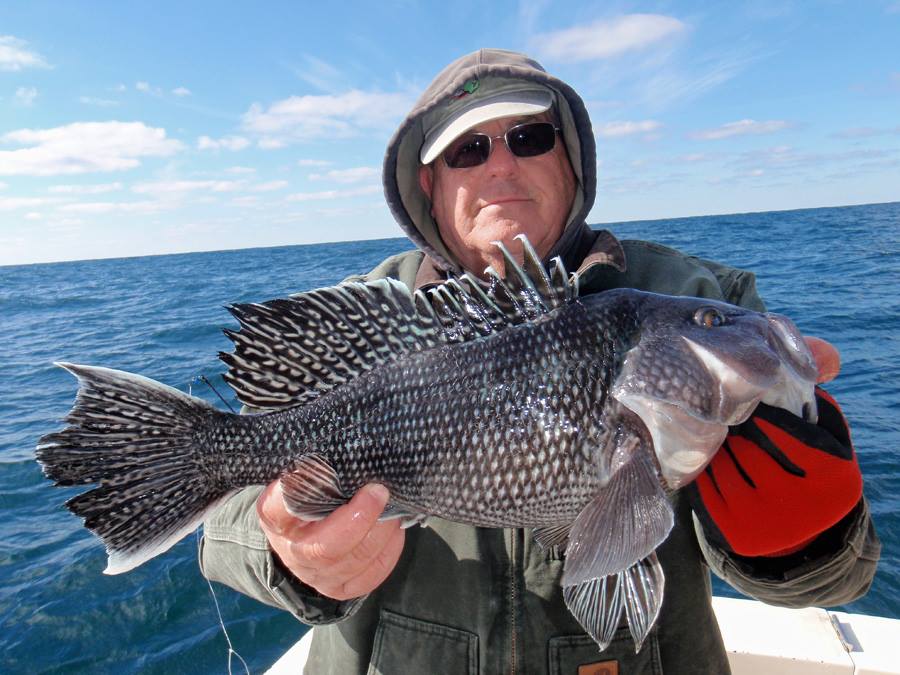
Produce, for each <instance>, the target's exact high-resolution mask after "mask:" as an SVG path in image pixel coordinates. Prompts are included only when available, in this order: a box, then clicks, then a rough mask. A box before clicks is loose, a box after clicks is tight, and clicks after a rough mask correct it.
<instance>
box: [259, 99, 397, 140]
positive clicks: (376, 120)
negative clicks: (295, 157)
mask: <svg viewBox="0 0 900 675" xmlns="http://www.w3.org/2000/svg"><path fill="white" fill-rule="evenodd" d="M411 104H412V100H411V97H410V96H408V95H406V94H399V93H374V92H363V91H358V90H352V91H348V92H346V93H344V94H340V95H335V96H333V95H323V96H292V97H290V98H287V99H284V100H282V101H276V102H275V103H273V104H272V105H270V106H269V107H268V108H267V109H266V108H263V106H261V105H260V104H258V103H254V104H253V105H252V106H250V109H249V110H248V111H247V112H246V113H245V114H244V116H243V120H242V126H243V129H244V131H246V132H248V133H251V134H254V135H256V136H259V137H260V141H259V146H260V147H262V148H278V147H283V146H284V145H286V144H288V143H290V142H293V141H305V140H310V139H313V138H321V137H335V136H341V137H347V136H353V135H355V134H357V133H359V132H360V131H361V130H363V129H375V128H382V127H385V126H389V125H392V124H393V123H395V122H396V121H397V120H398V119H400V118H402V116H403V115H404V114H405V112H406V110H408V108H409V106H410V105H411Z"/></svg>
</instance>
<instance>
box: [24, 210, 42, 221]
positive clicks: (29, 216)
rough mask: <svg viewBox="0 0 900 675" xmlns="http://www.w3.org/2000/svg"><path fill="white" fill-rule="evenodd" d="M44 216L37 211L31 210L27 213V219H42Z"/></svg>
mask: <svg viewBox="0 0 900 675" xmlns="http://www.w3.org/2000/svg"><path fill="white" fill-rule="evenodd" d="M41 218H43V216H42V215H41V214H40V213H38V212H37V211H29V212H28V213H26V214H25V220H40V219H41Z"/></svg>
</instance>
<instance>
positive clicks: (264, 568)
mask: <svg viewBox="0 0 900 675" xmlns="http://www.w3.org/2000/svg"><path fill="white" fill-rule="evenodd" d="M509 77H515V78H520V79H523V80H528V81H531V82H537V83H540V84H542V85H544V86H547V87H549V88H550V89H551V90H552V91H553V93H554V97H555V104H556V112H557V114H558V115H559V118H560V124H561V128H562V133H563V138H564V140H565V145H566V150H567V152H568V154H569V158H570V160H571V162H572V165H573V169H574V171H575V174H576V176H577V179H578V183H579V187H578V190H577V196H576V199H575V203H574V204H573V207H572V210H571V212H570V216H569V219H568V223H567V226H566V229H565V230H564V233H563V235H562V237H561V238H560V240H559V242H558V243H557V245H556V246H555V248H554V250H553V251H551V252H550V254H549V256H548V258H549V257H553V256H556V255H559V256H561V257H562V258H563V260H564V262H565V264H566V266H567V268H568V269H579V271H580V286H581V292H582V293H588V292H594V291H598V290H603V289H606V288H613V287H635V288H640V289H644V290H650V291H655V292H659V293H669V294H673V295H693V296H699V297H709V298H714V299H721V300H726V301H728V302H731V303H734V304H739V305H743V306H745V307H749V308H751V309H756V310H762V309H764V308H763V304H762V301H761V300H760V299H759V297H758V295H757V294H756V289H755V284H754V279H753V275H752V274H750V273H747V272H743V271H741V270H736V269H733V268H730V267H726V266H723V265H719V264H716V263H713V262H710V261H705V260H700V259H697V258H692V257H688V256H685V255H683V254H680V253H678V252H676V251H673V250H671V249H668V248H665V247H662V246H659V245H657V244H652V243H648V242H640V241H625V242H621V243H620V242H618V241H617V240H616V239H615V237H613V236H612V235H611V234H610V233H608V232H600V233H597V232H595V231H593V230H591V229H590V228H589V227H588V226H587V225H586V224H585V222H584V219H585V217H586V214H587V213H588V212H589V210H590V208H591V206H592V204H593V201H594V196H595V190H596V170H595V167H596V152H595V145H594V137H593V132H592V130H591V124H590V120H589V118H588V115H587V111H586V110H585V107H584V103H583V102H582V100H581V98H580V97H579V96H578V95H577V94H576V93H575V92H574V90H572V89H571V87H569V86H568V85H566V84H565V83H564V82H562V81H560V80H558V79H556V78H554V77H553V76H551V75H549V74H547V73H546V72H545V71H544V70H543V68H541V66H540V65H539V64H538V63H536V62H535V61H533V60H531V59H529V58H527V57H525V56H523V55H521V54H516V53H513V52H506V51H501V50H487V49H483V50H480V51H478V52H475V53H473V54H469V55H467V56H465V57H463V58H461V59H459V60H458V61H456V62H454V63H452V64H451V65H450V66H448V67H447V68H446V69H445V70H444V71H443V72H442V73H440V74H439V75H438V77H437V78H436V79H435V81H434V82H433V83H432V84H431V86H430V87H429V88H428V89H427V90H426V91H425V93H424V94H423V95H422V97H421V98H420V100H419V101H418V102H417V103H416V104H415V106H414V108H413V110H412V111H411V112H410V114H409V115H408V116H407V118H406V119H405V120H404V121H403V122H402V123H401V125H400V127H399V129H398V130H397V132H396V133H395V134H394V136H393V138H392V139H391V141H390V144H389V145H388V148H387V152H386V155H385V160H384V175H383V178H384V188H385V196H386V199H387V202H388V204H389V206H390V208H391V210H392V212H393V214H394V217H395V218H396V220H397V222H398V223H399V224H400V226H401V227H402V228H403V230H404V231H405V232H406V234H407V235H408V236H409V238H410V239H411V240H412V241H413V242H414V243H415V244H416V246H417V247H418V249H419V250H416V251H410V252H407V253H403V254H400V255H397V256H393V257H391V258H389V259H388V260H386V261H384V262H383V263H382V264H381V265H379V266H378V267H376V268H375V269H374V270H373V271H372V272H370V273H369V274H368V275H365V276H364V277H358V278H357V279H377V278H384V277H393V278H396V279H400V280H401V281H403V282H404V283H406V284H407V285H408V286H409V287H410V288H421V287H423V286H426V285H428V284H430V283H435V282H439V281H441V280H442V279H444V278H446V275H447V273H448V272H453V271H458V269H459V265H458V263H457V262H456V261H455V260H454V258H453V256H452V254H451V253H450V252H449V250H448V249H447V247H446V246H445V245H444V243H443V242H442V241H441V238H440V235H439V233H438V229H437V226H436V224H435V222H434V220H433V219H432V217H431V214H430V204H429V203H428V200H427V199H426V198H425V196H424V195H423V194H422V193H421V191H420V190H419V186H418V181H417V176H416V173H417V170H418V154H419V149H420V147H421V145H422V142H423V139H424V135H425V131H426V129H425V122H424V121H427V119H428V116H429V114H433V111H434V110H435V109H436V108H437V107H439V106H441V105H443V104H444V103H445V102H446V101H448V100H451V99H453V98H455V97H458V96H460V95H461V93H460V92H467V91H468V90H471V89H472V86H471V85H470V86H468V87H466V85H467V84H469V83H472V82H474V81H477V82H478V88H479V89H481V88H482V87H483V91H488V92H489V91H490V89H491V83H492V82H495V81H497V80H498V79H502V78H509ZM465 95H473V94H468V93H467V94H465ZM474 95H477V91H476V93H475V94H474ZM260 491H261V488H248V489H247V490H244V491H243V492H241V493H239V494H238V495H236V496H235V497H234V498H232V499H231V500H230V501H229V502H227V503H226V504H225V505H223V506H222V507H220V508H219V510H218V511H217V512H216V513H215V514H214V515H213V516H212V517H211V518H210V519H209V520H208V521H207V522H206V523H205V526H204V537H203V540H202V545H201V567H202V569H203V572H204V574H205V575H206V576H207V577H208V578H210V579H213V580H218V581H222V582H224V583H226V584H228V585H230V586H231V587H233V588H236V589H237V590H239V591H241V592H243V593H246V594H248V595H250V596H252V597H254V598H257V599H259V600H261V601H262V602H265V603H268V604H270V605H274V606H276V607H281V608H283V609H285V610H287V611H289V612H291V613H292V614H294V615H295V616H296V617H297V618H298V619H300V620H301V621H303V622H305V623H308V624H312V625H316V626H317V628H316V629H315V633H314V639H313V644H312V648H311V652H310V656H309V660H308V662H307V666H306V670H305V672H307V673H334V674H338V673H340V674H344V673H364V672H369V673H386V674H387V673H438V672H440V673H473V674H474V673H478V674H482V675H488V674H491V675H493V674H495V673H497V674H499V673H542V672H546V673H572V674H574V673H577V672H583V671H580V670H579V668H580V667H582V666H585V665H586V664H594V665H595V666H596V670H591V671H588V672H610V671H605V670H602V669H601V668H602V667H604V666H605V667H608V668H610V669H611V668H612V664H613V662H614V663H615V667H616V668H618V672H619V673H661V672H667V673H679V674H681V673H725V672H728V663H727V659H726V655H725V650H724V647H723V644H722V640H721V636H720V634H719V630H718V626H717V624H716V620H715V616H714V614H713V612H712V607H711V604H710V597H711V592H710V578H709V572H708V569H709V567H711V568H712V569H713V570H714V571H716V572H717V574H719V575H720V576H722V577H723V578H724V579H725V580H726V581H728V582H729V583H731V584H732V585H733V586H735V587H736V588H737V589H738V590H740V591H742V592H744V593H746V594H748V595H751V596H753V597H756V598H758V599H761V600H764V601H766V602H770V603H772V604H780V605H784V606H792V607H799V606H806V605H809V604H819V605H833V604H841V603H845V602H848V601H850V600H852V599H854V598H855V597H858V596H859V595H861V594H862V593H864V592H865V591H866V590H867V588H868V586H869V584H870V583H871V579H872V576H873V575H874V571H875V561H877V558H878V553H879V544H878V540H877V537H876V536H875V533H874V529H873V528H872V526H871V521H870V518H869V514H868V508H867V506H866V503H865V500H862V501H861V502H860V504H859V505H858V507H857V508H856V509H855V510H854V511H853V512H851V513H850V514H849V515H848V516H847V517H846V518H845V519H844V520H843V521H842V522H841V523H839V524H838V526H836V527H835V534H834V537H833V540H834V542H835V543H834V546H833V547H832V550H828V551H826V552H823V551H819V552H818V553H817V556H816V557H815V559H809V558H802V557H795V558H792V559H791V560H790V561H789V562H786V563H785V564H782V565H779V564H778V562H777V561H775V562H773V561H771V560H769V561H767V562H766V564H765V565H764V566H759V567H757V566H755V565H754V561H753V560H748V559H740V558H737V557H734V556H730V555H729V554H728V553H727V552H725V551H722V550H720V549H718V548H716V547H715V546H714V545H713V544H711V543H710V542H708V541H707V540H706V538H705V537H704V534H703V531H702V529H701V528H700V526H699V524H698V522H697V521H696V518H695V517H694V516H693V514H692V512H691V510H690V507H689V505H688V503H687V499H686V498H684V497H682V495H681V493H676V494H675V495H673V497H672V500H673V507H674V510H675V527H674V528H673V530H672V533H671V534H670V536H669V538H668V539H667V540H666V541H665V542H664V543H663V544H662V545H661V546H660V548H659V549H658V551H657V553H658V556H659V559H660V562H661V564H662V566H663V569H664V571H665V575H666V597H665V600H664V602H663V606H662V609H661V612H660V616H659V618H658V620H657V623H656V625H655V627H654V628H653V630H652V631H651V633H650V635H649V637H648V639H647V640H646V642H645V644H644V646H643V648H642V649H641V651H640V652H638V653H635V652H634V646H633V644H632V642H631V638H630V635H629V633H628V629H627V627H626V626H624V625H623V626H621V627H620V629H619V631H618V632H617V634H616V637H615V639H614V640H613V642H612V644H611V645H610V646H609V648H608V649H607V650H606V651H604V652H602V653H599V652H598V650H597V647H596V644H595V643H594V642H593V640H592V639H591V638H590V637H589V636H587V635H586V634H585V633H584V631H583V630H582V629H581V627H580V626H579V625H578V623H577V622H576V621H575V619H574V618H573V617H572V615H571V614H570V613H569V611H568V609H567V608H566V606H565V604H564V601H563V598H562V593H561V588H560V584H559V580H560V577H561V574H562V569H563V556H562V555H561V554H560V552H559V551H557V550H556V549H550V550H549V551H544V550H543V549H541V548H540V547H539V546H537V545H536V544H535V543H534V542H533V541H532V537H531V533H530V532H529V531H527V530H521V529H505V530H504V529H486V528H474V527H469V526H466V525H461V524H458V523H451V522H447V521H442V520H438V519H433V520H432V521H430V523H429V527H424V528H419V527H414V528H411V529H409V530H407V537H406V544H405V547H404V551H403V554H402V556H401V558H400V561H399V562H398V564H397V566H396V568H395V569H394V571H393V572H392V574H391V576H390V577H389V578H388V579H387V581H386V582H385V583H384V584H382V586H380V587H379V588H378V589H376V590H375V591H374V592H373V593H372V594H371V595H369V596H367V597H364V598H358V599H356V600H351V601H343V602H341V601H336V600H332V599H330V598H327V597H324V596H322V595H320V594H319V593H317V592H316V591H314V590H313V589H311V588H309V587H307V586H306V585H305V584H303V583H301V582H299V581H298V580H297V579H295V578H293V577H292V576H291V575H290V573H288V572H287V571H286V570H284V569H282V568H281V566H280V564H279V563H278V561H277V560H276V559H275V558H274V556H273V555H272V553H271V551H270V550H269V548H268V544H267V542H266V538H265V535H264V534H263V533H262V530H261V529H260V526H259V523H258V521H257V517H256V511H255V501H256V498H257V496H258V495H259V493H260ZM611 672H616V671H612V670H611Z"/></svg>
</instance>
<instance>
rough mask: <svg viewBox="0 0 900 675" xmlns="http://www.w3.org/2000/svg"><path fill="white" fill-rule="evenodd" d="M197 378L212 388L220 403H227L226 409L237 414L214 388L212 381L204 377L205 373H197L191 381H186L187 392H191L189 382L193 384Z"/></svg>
mask: <svg viewBox="0 0 900 675" xmlns="http://www.w3.org/2000/svg"><path fill="white" fill-rule="evenodd" d="M197 380H200V381H201V382H202V383H203V384H205V385H206V386H207V387H209V388H210V389H212V390H213V393H214V394H215V395H216V396H218V397H219V400H220V401H222V403H224V404H225V405H227V406H228V409H229V410H230V411H231V412H232V413H234V414H235V415H237V411H236V410H235V409H234V408H232V407H231V404H230V403H229V402H228V401H226V400H225V397H223V396H222V394H220V393H219V390H218V389H216V388H215V387H214V386H213V384H212V382H210V381H209V380H207V379H206V375H198V376H197V377H195V378H194V379H193V380H191V381H190V382H189V383H188V394H190V393H191V384H193V383H194V382H196V381H197Z"/></svg>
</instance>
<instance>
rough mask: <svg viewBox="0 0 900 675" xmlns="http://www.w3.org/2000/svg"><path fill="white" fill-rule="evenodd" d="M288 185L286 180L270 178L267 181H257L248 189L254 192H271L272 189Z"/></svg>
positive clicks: (279, 188)
mask: <svg viewBox="0 0 900 675" xmlns="http://www.w3.org/2000/svg"><path fill="white" fill-rule="evenodd" d="M287 186H288V182H287V181H286V180H271V181H269V182H268V183H257V184H256V185H254V186H253V187H251V188H250V189H251V190H253V191H254V192H272V191H274V190H281V189H283V188H286V187H287Z"/></svg>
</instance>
